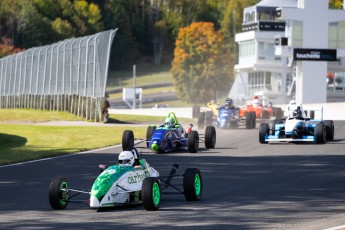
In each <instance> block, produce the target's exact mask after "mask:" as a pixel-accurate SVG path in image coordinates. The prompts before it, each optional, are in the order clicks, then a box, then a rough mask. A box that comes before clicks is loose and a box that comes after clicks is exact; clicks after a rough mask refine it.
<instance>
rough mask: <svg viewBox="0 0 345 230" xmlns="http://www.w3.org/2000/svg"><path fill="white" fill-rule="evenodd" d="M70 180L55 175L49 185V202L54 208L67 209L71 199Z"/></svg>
mask: <svg viewBox="0 0 345 230" xmlns="http://www.w3.org/2000/svg"><path fill="white" fill-rule="evenodd" d="M68 187H69V186H68V181H67V179H66V178H64V177H59V176H56V177H53V179H52V180H51V182H50V185H49V192H48V194H49V203H50V206H51V207H52V208H53V209H57V210H62V209H65V208H66V207H67V205H68V201H69V193H68V191H67V190H65V189H68Z"/></svg>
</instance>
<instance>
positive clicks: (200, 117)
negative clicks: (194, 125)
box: [198, 112, 205, 129]
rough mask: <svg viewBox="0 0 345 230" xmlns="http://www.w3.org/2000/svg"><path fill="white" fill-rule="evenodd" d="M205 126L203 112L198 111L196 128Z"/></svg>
mask: <svg viewBox="0 0 345 230" xmlns="http://www.w3.org/2000/svg"><path fill="white" fill-rule="evenodd" d="M204 126H205V112H200V113H199V115H198V129H203V128H204Z"/></svg>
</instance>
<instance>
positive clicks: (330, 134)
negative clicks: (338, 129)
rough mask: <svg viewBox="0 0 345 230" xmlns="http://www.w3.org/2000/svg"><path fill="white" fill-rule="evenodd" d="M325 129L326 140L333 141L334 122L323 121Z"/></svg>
mask: <svg viewBox="0 0 345 230" xmlns="http://www.w3.org/2000/svg"><path fill="white" fill-rule="evenodd" d="M323 123H324V125H325V128H326V140H327V141H333V140H334V122H333V121H332V120H325V121H323Z"/></svg>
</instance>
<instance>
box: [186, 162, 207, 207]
mask: <svg viewBox="0 0 345 230" xmlns="http://www.w3.org/2000/svg"><path fill="white" fill-rule="evenodd" d="M202 187H203V184H202V176H201V173H200V170H199V169H197V168H188V169H186V171H185V172H184V176H183V190H184V196H185V198H186V200H188V201H198V200H200V199H201V195H202Z"/></svg>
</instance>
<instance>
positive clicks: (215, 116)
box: [198, 103, 256, 129]
mask: <svg viewBox="0 0 345 230" xmlns="http://www.w3.org/2000/svg"><path fill="white" fill-rule="evenodd" d="M216 105H218V104H216ZM216 105H212V106H213V107H212V111H205V112H200V113H199V115H198V128H199V129H203V128H204V126H205V125H206V126H212V125H213V126H216V127H217V128H221V129H233V128H238V127H240V126H245V128H246V129H254V128H255V127H256V114H255V112H254V111H250V112H247V113H246V114H245V117H244V118H242V117H241V116H240V108H238V107H235V106H232V105H231V106H226V105H225V106H218V107H216ZM207 106H208V107H210V106H211V105H210V104H209V103H208V104H207Z"/></svg>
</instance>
